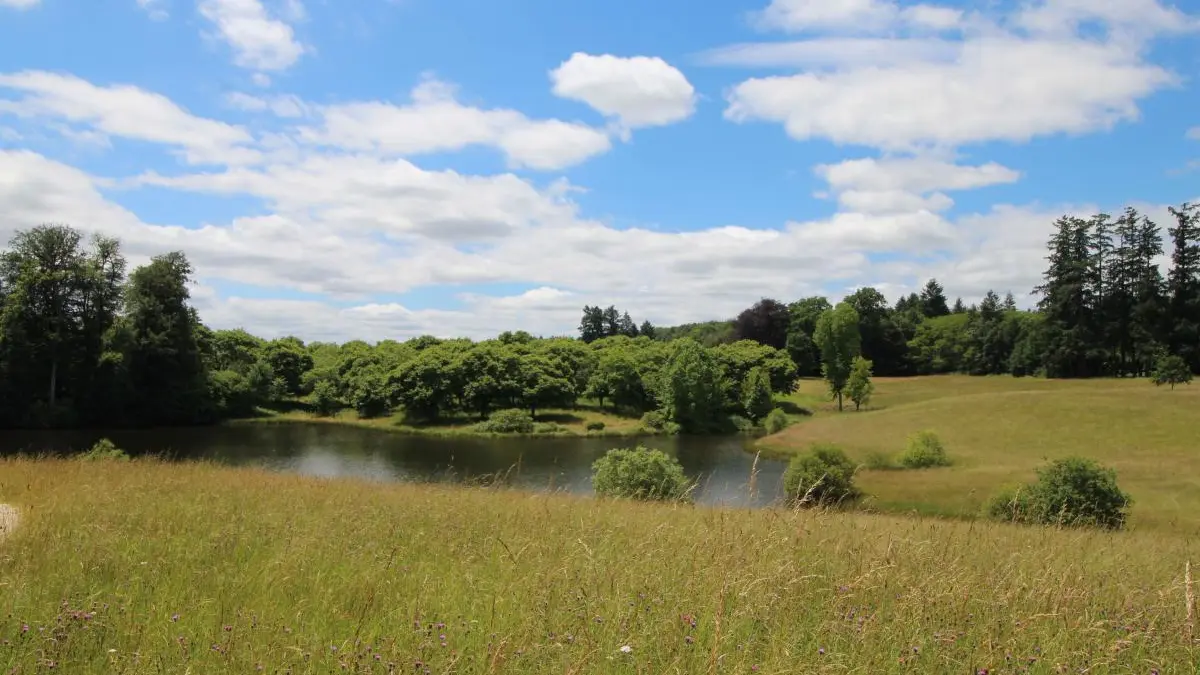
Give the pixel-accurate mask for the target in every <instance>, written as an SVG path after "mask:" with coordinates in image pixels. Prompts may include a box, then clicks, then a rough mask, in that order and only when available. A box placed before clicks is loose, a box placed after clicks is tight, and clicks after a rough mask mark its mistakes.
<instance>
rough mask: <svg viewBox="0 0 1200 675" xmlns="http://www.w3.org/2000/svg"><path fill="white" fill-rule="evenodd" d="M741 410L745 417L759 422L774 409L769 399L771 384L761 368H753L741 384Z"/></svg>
mask: <svg viewBox="0 0 1200 675" xmlns="http://www.w3.org/2000/svg"><path fill="white" fill-rule="evenodd" d="M741 402H742V410H743V411H745V413H746V417H748V418H750V419H751V420H753V421H755V422H760V421H762V420H763V418H765V417H766V416H767V415H768V414H770V412H771V411H772V410H774V408H775V401H774V400H772V398H771V382H770V381H769V380H768V379H767V374H766V373H765V372H764V371H763V369H762V368H754V369H753V370H751V371H750V372H749V374H747V375H746V379H745V380H744V381H743V382H742V396H741Z"/></svg>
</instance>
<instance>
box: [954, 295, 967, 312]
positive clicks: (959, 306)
mask: <svg viewBox="0 0 1200 675" xmlns="http://www.w3.org/2000/svg"><path fill="white" fill-rule="evenodd" d="M966 311H967V307H966V305H964V304H963V301H962V298H955V299H954V309H952V310H951V313H952V314H962V313H964V312H966Z"/></svg>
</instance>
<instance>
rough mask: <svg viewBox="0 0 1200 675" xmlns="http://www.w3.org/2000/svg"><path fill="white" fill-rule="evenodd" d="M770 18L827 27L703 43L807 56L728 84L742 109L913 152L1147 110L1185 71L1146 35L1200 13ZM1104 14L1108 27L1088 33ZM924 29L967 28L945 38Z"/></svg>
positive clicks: (774, 58)
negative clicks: (752, 40)
mask: <svg viewBox="0 0 1200 675" xmlns="http://www.w3.org/2000/svg"><path fill="white" fill-rule="evenodd" d="M759 19H760V22H762V23H763V25H764V26H766V27H772V28H778V29H783V30H788V31H794V32H799V31H807V30H817V29H821V30H824V31H826V32H824V33H823V34H821V35H820V36H819V37H815V38H813V39H809V40H801V41H796V42H790V43H763V44H741V45H733V46H730V47H725V48H720V49H717V50H713V51H710V52H708V53H706V54H704V55H702V60H705V61H707V62H710V63H718V64H731V65H772V66H793V67H796V68H801V69H804V70H802V71H801V72H798V73H795V74H791V75H778V76H770V77H755V78H751V79H748V80H746V81H744V82H741V83H740V84H738V85H736V86H735V87H733V88H732V89H731V90H730V91H729V93H728V95H727V99H728V103H729V105H728V107H727V109H726V112H725V115H726V117H727V118H728V119H730V120H732V121H734V122H748V121H771V122H777V123H780V124H782V125H783V127H784V129H785V130H786V132H787V133H788V135H789V136H791V137H792V138H794V139H796V140H808V139H817V138H820V139H828V140H831V141H834V142H835V143H839V144H850V145H860V146H867V147H873V148H879V149H883V150H888V151H909V152H911V151H917V150H921V149H925V148H930V147H935V148H953V147H957V146H960V145H964V144H968V143H977V142H986V141H1009V142H1026V141H1029V140H1030V139H1033V138H1035V137H1038V136H1044V135H1049V134H1059V133H1069V134H1080V133H1086V132H1093V131H1098V130H1106V129H1110V128H1112V127H1113V126H1114V125H1116V124H1118V123H1120V122H1128V121H1133V120H1136V119H1138V116H1139V114H1140V113H1139V109H1138V105H1137V103H1138V101H1139V100H1141V99H1142V98H1144V97H1146V96H1148V95H1150V94H1152V93H1154V92H1155V91H1158V90H1160V89H1163V88H1164V87H1169V86H1173V85H1175V84H1177V83H1178V82H1179V81H1180V80H1179V78H1178V77H1177V76H1176V75H1174V74H1173V73H1171V72H1169V71H1167V70H1166V69H1164V68H1162V67H1160V66H1158V65H1155V64H1153V63H1150V62H1149V61H1147V60H1146V58H1145V49H1144V45H1145V43H1146V41H1147V40H1148V39H1150V38H1152V37H1153V36H1155V35H1157V34H1159V33H1163V32H1167V31H1179V30H1189V29H1190V27H1192V26H1194V25H1195V24H1196V20H1195V18H1193V17H1189V16H1186V15H1184V14H1182V13H1180V12H1179V11H1178V10H1175V9H1168V8H1166V7H1163V6H1162V5H1160V4H1159V3H1158V2H1157V1H1156V0H1114V1H1113V2H1105V3H1094V2H1085V1H1084V0H1042V1H1041V2H1036V3H1030V4H1024V5H1021V6H1020V7H1019V8H1017V9H1015V10H1013V11H1012V12H1010V13H1008V14H1006V15H1001V16H983V15H972V16H970V17H967V16H964V15H963V14H962V13H961V12H959V11H958V10H956V9H951V8H946V7H942V6H938V5H916V6H907V7H901V6H900V5H898V4H896V3H893V2H888V1H886V0H851V1H850V2H844V3H826V2H816V1H815V0H774V2H772V3H771V4H770V5H769V6H768V7H767V8H766V9H765V10H763V12H762V13H761V15H760V16H759ZM1096 22H1099V25H1101V26H1102V27H1103V30H1104V32H1103V36H1102V37H1099V38H1097V37H1096V36H1094V35H1090V34H1087V35H1085V34H1084V32H1083V31H1084V28H1085V26H1089V25H1092V24H1095V23H1096ZM922 29H930V30H935V32H936V31H945V30H949V29H956V30H957V31H958V32H960V33H961V35H960V36H958V37H956V38H953V39H950V38H946V37H942V38H935V37H931V36H928V35H922V34H921V33H922ZM885 33H886V36H885ZM881 111H886V112H882V113H881Z"/></svg>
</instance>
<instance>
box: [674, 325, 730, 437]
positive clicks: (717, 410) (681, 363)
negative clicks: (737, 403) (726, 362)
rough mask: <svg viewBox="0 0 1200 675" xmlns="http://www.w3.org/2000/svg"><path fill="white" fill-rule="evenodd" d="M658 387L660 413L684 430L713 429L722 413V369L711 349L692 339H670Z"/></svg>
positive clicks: (723, 381) (688, 431)
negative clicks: (671, 340)
mask: <svg viewBox="0 0 1200 675" xmlns="http://www.w3.org/2000/svg"><path fill="white" fill-rule="evenodd" d="M657 391H658V401H659V405H660V407H661V410H662V411H663V414H664V415H665V416H666V418H667V419H669V420H670V421H672V422H675V423H676V424H678V425H679V426H680V428H681V429H682V430H683V431H684V432H686V433H704V432H706V431H712V430H714V427H715V426H716V424H717V421H718V420H721V419H722V418H723V417H724V410H725V401H726V399H725V380H724V377H723V375H722V373H721V369H720V367H719V366H718V364H717V361H716V359H715V358H714V357H713V355H712V353H711V352H709V351H708V350H706V349H704V348H703V347H701V346H700V343H698V342H696V341H695V340H688V339H684V340H676V341H675V342H673V343H671V347H670V352H669V353H668V356H667V361H666V363H665V364H664V365H663V369H662V373H661V374H660V375H659V380H658V387H657Z"/></svg>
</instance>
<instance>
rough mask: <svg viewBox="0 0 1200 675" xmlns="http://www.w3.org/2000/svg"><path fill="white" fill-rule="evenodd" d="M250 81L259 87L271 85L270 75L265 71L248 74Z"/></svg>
mask: <svg viewBox="0 0 1200 675" xmlns="http://www.w3.org/2000/svg"><path fill="white" fill-rule="evenodd" d="M250 81H251V82H253V83H254V84H255V85H256V86H259V87H269V86H271V76H270V75H267V74H266V73H254V74H253V75H251V76H250Z"/></svg>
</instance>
